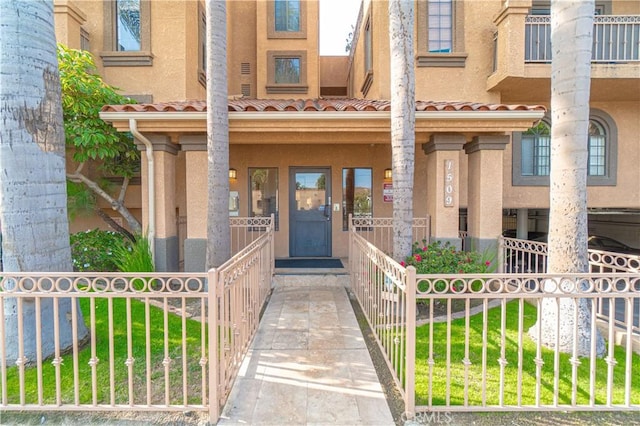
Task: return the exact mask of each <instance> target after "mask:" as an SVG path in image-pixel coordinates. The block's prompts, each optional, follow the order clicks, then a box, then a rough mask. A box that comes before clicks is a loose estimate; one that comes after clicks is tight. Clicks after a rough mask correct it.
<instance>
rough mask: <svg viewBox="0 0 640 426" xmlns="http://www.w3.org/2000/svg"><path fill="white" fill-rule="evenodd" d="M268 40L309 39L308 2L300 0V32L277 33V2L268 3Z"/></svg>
mask: <svg viewBox="0 0 640 426" xmlns="http://www.w3.org/2000/svg"><path fill="white" fill-rule="evenodd" d="M267 38H294V39H295V38H297V39H305V38H307V2H306V1H305V0H300V31H276V2H275V0H269V1H268V2H267Z"/></svg>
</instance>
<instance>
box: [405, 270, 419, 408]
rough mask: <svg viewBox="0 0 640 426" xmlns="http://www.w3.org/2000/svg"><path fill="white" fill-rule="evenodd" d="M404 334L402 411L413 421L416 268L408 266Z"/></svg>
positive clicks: (414, 400) (414, 399) (414, 396)
mask: <svg viewBox="0 0 640 426" xmlns="http://www.w3.org/2000/svg"><path fill="white" fill-rule="evenodd" d="M406 280H407V281H406V283H407V284H406V289H407V290H406V303H407V306H406V312H407V319H406V333H407V348H406V350H407V355H406V358H405V362H406V367H405V378H404V380H405V383H404V387H405V401H404V409H405V414H406V415H407V418H408V419H413V418H414V416H415V408H416V287H417V283H416V268H414V267H413V266H409V267H408V268H407V275H406Z"/></svg>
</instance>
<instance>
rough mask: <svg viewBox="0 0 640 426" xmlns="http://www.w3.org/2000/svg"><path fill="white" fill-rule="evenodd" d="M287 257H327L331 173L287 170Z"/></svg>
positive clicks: (323, 168)
mask: <svg viewBox="0 0 640 426" xmlns="http://www.w3.org/2000/svg"><path fill="white" fill-rule="evenodd" d="M289 256H290V257H330V256H331V169H330V168H328V167H313V168H312V167H292V168H291V169H290V170H289Z"/></svg>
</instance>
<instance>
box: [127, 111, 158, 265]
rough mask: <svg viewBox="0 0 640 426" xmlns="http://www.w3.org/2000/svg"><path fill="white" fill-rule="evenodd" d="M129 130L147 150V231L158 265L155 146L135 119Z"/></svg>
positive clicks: (153, 255) (131, 122) (153, 256)
mask: <svg viewBox="0 0 640 426" xmlns="http://www.w3.org/2000/svg"><path fill="white" fill-rule="evenodd" d="M129 130H131V133H132V134H133V136H134V137H135V138H136V139H138V140H139V141H140V142H142V143H143V144H144V146H145V148H146V152H147V175H148V181H149V184H148V190H149V193H148V197H149V200H148V203H147V205H148V209H149V224H148V229H147V238H148V239H149V246H150V249H151V259H153V264H154V265H155V263H156V242H155V233H156V203H155V201H156V175H155V167H154V163H153V145H152V144H151V141H150V140H149V139H147V138H146V137H145V136H144V135H143V134H142V133H140V132H139V131H138V123H137V121H136V120H135V119H134V118H130V119H129Z"/></svg>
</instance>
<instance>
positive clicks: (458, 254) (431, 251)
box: [400, 241, 494, 291]
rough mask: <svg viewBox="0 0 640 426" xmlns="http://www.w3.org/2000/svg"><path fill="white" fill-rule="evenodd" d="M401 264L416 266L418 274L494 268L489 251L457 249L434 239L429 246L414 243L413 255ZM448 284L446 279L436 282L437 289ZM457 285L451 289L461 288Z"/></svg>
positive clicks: (463, 272) (440, 289)
mask: <svg viewBox="0 0 640 426" xmlns="http://www.w3.org/2000/svg"><path fill="white" fill-rule="evenodd" d="M400 264H401V265H402V266H405V267H406V266H413V267H415V268H416V272H417V273H418V274H477V273H481V274H482V273H489V272H493V270H494V267H493V265H492V261H491V260H490V259H489V258H488V256H487V253H485V254H484V255H483V254H480V253H478V252H475V251H460V250H456V248H455V247H454V246H452V245H451V243H449V242H446V243H444V245H443V244H442V243H441V242H440V241H434V242H433V243H431V244H429V245H428V246H425V245H424V242H423V243H422V244H420V243H417V242H416V243H414V244H413V250H412V254H411V256H407V258H406V259H405V260H404V261H403V262H400ZM461 284H462V283H460V285H461ZM478 284H480V283H472V286H474V287H475V286H476V285H478ZM446 285H447V284H446V282H445V281H439V282H436V289H435V290H436V291H443V290H444V289H445V286H446ZM457 287H459V286H454V285H452V288H451V290H452V291H457V290H459V288H457Z"/></svg>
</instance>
